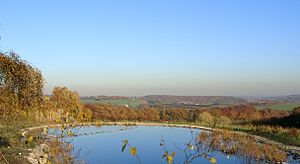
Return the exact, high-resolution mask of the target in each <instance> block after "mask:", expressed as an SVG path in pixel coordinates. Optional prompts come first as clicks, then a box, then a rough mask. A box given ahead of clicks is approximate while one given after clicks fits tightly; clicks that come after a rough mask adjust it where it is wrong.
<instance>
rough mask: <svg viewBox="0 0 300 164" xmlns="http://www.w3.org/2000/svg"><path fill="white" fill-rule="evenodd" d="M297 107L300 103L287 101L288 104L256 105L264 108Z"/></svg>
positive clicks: (257, 107) (281, 108) (289, 108)
mask: <svg viewBox="0 0 300 164" xmlns="http://www.w3.org/2000/svg"><path fill="white" fill-rule="evenodd" d="M296 107H300V103H286V104H276V105H270V106H262V105H258V106H256V109H258V110H260V109H264V108H271V109H274V110H288V111H290V110H293V109H294V108H296Z"/></svg>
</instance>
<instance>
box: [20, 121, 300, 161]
mask: <svg viewBox="0 0 300 164" xmlns="http://www.w3.org/2000/svg"><path fill="white" fill-rule="evenodd" d="M70 125H71V124H70ZM72 125H73V126H102V125H119V126H161V127H175V128H189V129H199V130H205V131H214V130H219V129H213V128H209V127H203V126H197V125H189V124H169V123H145V122H88V123H77V124H72ZM61 126H62V124H52V125H43V126H37V127H30V128H26V129H23V130H26V131H32V130H38V129H43V128H56V127H61ZM220 130H222V129H220ZM234 132H235V131H234ZM235 133H237V134H241V135H246V136H249V137H252V138H253V139H254V140H255V141H256V142H258V143H262V144H275V145H277V146H278V147H279V148H281V149H283V150H285V151H286V152H287V153H288V154H298V155H299V154H300V147H297V146H289V145H285V144H282V143H279V142H277V141H273V140H270V139H267V138H264V137H260V136H257V135H251V134H247V133H245V132H235ZM87 135H88V134H87ZM43 147H45V145H43ZM33 150H37V152H34V151H33V152H32V153H31V156H30V157H29V158H30V159H31V162H30V163H36V162H33V161H40V160H41V159H40V155H41V153H40V150H43V148H42V147H41V145H38V146H37V147H36V149H33ZM26 158H27V159H29V158H28V157H26Z"/></svg>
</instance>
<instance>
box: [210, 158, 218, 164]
mask: <svg viewBox="0 0 300 164" xmlns="http://www.w3.org/2000/svg"><path fill="white" fill-rule="evenodd" d="M209 162H210V163H217V160H216V159H215V158H210V159H209Z"/></svg>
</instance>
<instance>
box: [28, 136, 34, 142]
mask: <svg viewBox="0 0 300 164" xmlns="http://www.w3.org/2000/svg"><path fill="white" fill-rule="evenodd" d="M32 142H33V136H32V135H30V136H29V137H28V143H32Z"/></svg>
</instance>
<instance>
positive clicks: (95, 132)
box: [50, 126, 256, 164]
mask: <svg viewBox="0 0 300 164" xmlns="http://www.w3.org/2000/svg"><path fill="white" fill-rule="evenodd" d="M74 131H76V134H79V136H77V137H69V138H65V140H66V141H68V142H70V143H71V144H72V145H73V146H74V149H75V152H74V154H78V156H79V158H78V159H79V160H84V161H86V162H87V163H91V164H119V163H139V161H138V159H137V158H136V157H133V156H132V155H131V154H130V151H129V148H128V147H127V148H126V149H125V151H124V152H122V151H121V149H122V145H123V140H128V141H129V144H130V145H131V146H133V147H136V148H137V154H138V156H139V158H140V160H141V162H142V163H143V164H159V163H167V161H166V159H165V158H164V159H163V158H162V156H163V154H164V152H165V150H164V148H163V147H162V146H161V145H160V143H161V140H162V139H163V140H164V143H165V147H166V148H167V150H168V151H169V152H170V153H172V152H176V156H175V157H174V162H173V163H184V161H185V160H186V157H185V153H184V152H182V151H180V149H184V148H186V147H187V146H186V145H187V143H189V142H190V141H194V140H195V138H196V136H197V134H199V133H200V130H197V129H187V128H172V127H161V126H132V127H125V126H101V127H95V126H89V127H81V128H76V129H75V130H74ZM58 132H59V130H58V129H52V130H51V132H50V133H52V134H53V133H58ZM91 133H92V134H91ZM210 155H212V157H214V158H215V159H216V160H217V162H218V163H222V164H235V163H248V162H249V161H248V162H246V161H244V160H243V159H241V158H238V157H235V156H230V157H229V156H227V155H225V154H222V153H220V152H210ZM192 163H207V164H209V163H210V162H209V160H208V159H206V158H205V157H204V156H202V157H199V158H196V159H195V160H193V162H192ZM252 163H256V162H255V161H252Z"/></svg>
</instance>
